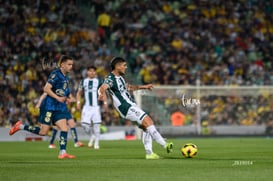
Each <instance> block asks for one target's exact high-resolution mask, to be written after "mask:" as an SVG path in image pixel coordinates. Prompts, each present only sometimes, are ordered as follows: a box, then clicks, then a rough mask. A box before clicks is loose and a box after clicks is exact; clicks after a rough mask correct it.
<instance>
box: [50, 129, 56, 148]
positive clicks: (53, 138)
mask: <svg viewBox="0 0 273 181" xmlns="http://www.w3.org/2000/svg"><path fill="white" fill-rule="evenodd" d="M57 132H58V130H57V129H54V128H52V136H51V139H50V142H49V144H54V141H55V138H56V134H57Z"/></svg>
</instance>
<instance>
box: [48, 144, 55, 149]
mask: <svg viewBox="0 0 273 181" xmlns="http://www.w3.org/2000/svg"><path fill="white" fill-rule="evenodd" d="M48 148H56V146H55V145H54V144H50V145H49V146H48Z"/></svg>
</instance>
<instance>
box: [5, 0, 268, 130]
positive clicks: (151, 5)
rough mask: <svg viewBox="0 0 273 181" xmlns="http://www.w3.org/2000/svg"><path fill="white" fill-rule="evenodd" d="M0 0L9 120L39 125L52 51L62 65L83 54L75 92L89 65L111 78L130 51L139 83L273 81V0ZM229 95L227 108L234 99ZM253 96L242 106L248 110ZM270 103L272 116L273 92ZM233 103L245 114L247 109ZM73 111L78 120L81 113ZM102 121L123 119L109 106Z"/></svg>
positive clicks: (53, 59)
mask: <svg viewBox="0 0 273 181" xmlns="http://www.w3.org/2000/svg"><path fill="white" fill-rule="evenodd" d="M0 5H1V6H0V28H1V31H0V48H1V51H0V59H1V61H0V92H1V93H0V94H1V97H0V106H1V109H0V126H9V124H10V122H11V121H14V120H16V119H21V120H23V121H27V122H29V123H30V124H36V123H37V116H38V111H37V109H35V107H34V105H35V101H37V98H38V97H39V95H41V93H42V89H43V85H44V84H45V82H46V80H47V76H48V73H49V71H50V68H47V69H46V68H45V67H44V68H43V67H42V64H41V62H42V60H43V58H44V57H46V59H47V60H48V61H47V62H48V63H49V64H47V65H53V63H56V62H57V60H58V57H59V56H60V55H61V54H69V55H71V56H73V57H74V58H75V60H76V61H75V67H74V73H72V74H71V75H70V76H71V80H73V82H72V87H73V90H74V91H76V88H77V85H78V83H79V80H80V79H81V78H82V77H84V76H85V75H86V74H85V73H86V72H85V70H84V68H85V67H86V66H87V65H90V64H94V65H95V66H97V67H98V75H99V77H101V78H103V77H104V76H105V75H107V73H108V72H109V71H110V69H109V65H108V64H109V60H110V59H111V58H112V56H116V55H121V56H124V57H125V58H127V60H128V63H129V67H130V73H131V75H132V77H137V80H138V81H139V83H154V84H159V85H195V82H196V80H197V79H200V80H201V85H271V86H272V85H273V68H272V67H273V65H272V64H273V57H272V53H273V52H272V49H273V43H272V39H273V3H272V2H271V1H258V0H240V1H235V0H227V1H220V0H213V1H209V0H200V1H198V0H197V1H196V0H182V1H164V0H155V1H148V0H147V1H137V0H131V1H126V0H109V1H106V0H104V1H103V0H102V1H99V0H93V1H87V0H86V1H76V0H70V1H64V0H60V1H57V0H40V1H36V0H29V1H20V0H6V1H4V0H2V1H0ZM84 8H85V9H86V8H88V9H89V10H92V12H91V13H90V12H89V11H87V13H86V12H84V11H83V10H84ZM88 16H92V17H88ZM90 21H93V22H90ZM92 23H93V24H94V23H95V24H96V27H91V24H92ZM51 63H52V64H51ZM220 99H221V101H218V103H219V104H221V105H225V104H226V105H227V106H228V105H229V104H230V106H231V105H233V104H234V102H232V101H229V98H223V99H222V98H220ZM264 99H265V98H264V97H259V98H258V100H256V101H255V102H263V101H264ZM216 100H217V99H216ZM240 101H242V102H240ZM246 101H248V98H247V99H239V98H238V101H237V102H236V103H238V104H237V105H241V106H242V109H247V108H246V107H247V105H248V102H246ZM207 102H213V100H207ZM265 102H268V104H267V109H266V110H268V109H269V113H270V111H271V119H273V118H272V109H273V105H272V99H271V102H270V97H269V98H266V100H265ZM249 104H250V103H249ZM205 105H207V106H208V107H204V109H205V111H207V112H208V115H206V117H204V119H207V118H210V120H214V121H212V123H211V124H231V123H230V122H229V121H228V120H227V119H226V118H225V117H223V116H225V114H222V117H221V118H219V117H217V116H216V117H213V114H210V113H212V112H213V107H211V106H209V105H208V104H205ZM214 105H215V104H214ZM221 105H219V106H216V107H215V108H218V109H221ZM256 105H257V106H258V104H256ZM110 107H111V105H110ZM248 107H250V106H248ZM229 108H230V109H231V113H232V112H238V114H239V111H240V110H239V106H238V107H237V108H236V109H235V108H234V109H233V108H232V107H229ZM223 109H226V108H223ZM223 109H222V110H223ZM240 109H241V108H240ZM71 110H72V112H73V114H74V116H75V118H76V119H77V120H78V118H79V116H80V113H79V111H77V110H75V109H74V108H73V106H72V108H71ZM110 110H112V109H110ZM250 110H252V109H250ZM250 110H249V109H248V110H246V113H247V112H249V111H250ZM226 113H228V112H226ZM255 113H257V112H255ZM269 117H270V116H269ZM103 120H104V123H105V124H106V125H119V124H123V123H121V122H120V120H119V119H118V115H117V113H116V112H115V111H109V112H104V113H103ZM240 120H241V119H240ZM271 121H273V120H271ZM232 124H244V123H243V122H242V121H237V122H236V121H234V122H232ZM251 124H260V122H257V121H253V122H252V123H251ZM249 125H250V124H249Z"/></svg>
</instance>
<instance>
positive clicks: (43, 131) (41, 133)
mask: <svg viewBox="0 0 273 181" xmlns="http://www.w3.org/2000/svg"><path fill="white" fill-rule="evenodd" d="M47 133H48V132H47V131H45V130H40V132H39V135H41V136H46V135H47Z"/></svg>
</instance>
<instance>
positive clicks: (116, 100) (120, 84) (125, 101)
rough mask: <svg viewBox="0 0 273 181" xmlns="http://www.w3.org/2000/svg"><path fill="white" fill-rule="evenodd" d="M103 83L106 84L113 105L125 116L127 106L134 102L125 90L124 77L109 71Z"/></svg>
mask: <svg viewBox="0 0 273 181" xmlns="http://www.w3.org/2000/svg"><path fill="white" fill-rule="evenodd" d="M104 83H105V84H107V85H108V92H109V94H110V95H111V97H112V101H113V105H114V107H115V108H116V109H117V110H118V112H119V113H120V115H121V116H122V117H125V116H126V115H127V112H128V110H129V108H130V107H131V106H135V105H136V103H135V101H134V99H133V98H132V97H131V95H130V93H129V92H128V91H127V88H126V84H125V80H124V78H123V77H122V76H115V75H114V74H113V73H110V74H109V75H108V76H107V77H106V79H105V81H104Z"/></svg>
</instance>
